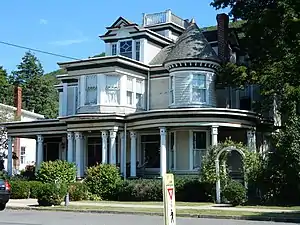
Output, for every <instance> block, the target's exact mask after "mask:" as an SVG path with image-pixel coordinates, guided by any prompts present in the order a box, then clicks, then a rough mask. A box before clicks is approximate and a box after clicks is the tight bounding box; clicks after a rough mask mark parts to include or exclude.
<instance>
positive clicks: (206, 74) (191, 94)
mask: <svg viewBox="0 0 300 225" xmlns="http://www.w3.org/2000/svg"><path fill="white" fill-rule="evenodd" d="M194 74H195V75H197V74H201V75H204V76H205V102H193V79H194ZM207 76H208V73H207V72H191V73H190V78H191V83H190V103H191V104H195V105H206V104H207V103H208V81H207Z"/></svg>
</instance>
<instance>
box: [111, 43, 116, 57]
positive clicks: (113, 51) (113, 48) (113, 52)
mask: <svg viewBox="0 0 300 225" xmlns="http://www.w3.org/2000/svg"><path fill="white" fill-rule="evenodd" d="M111 55H117V44H112V45H111Z"/></svg>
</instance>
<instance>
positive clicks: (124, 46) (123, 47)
mask: <svg viewBox="0 0 300 225" xmlns="http://www.w3.org/2000/svg"><path fill="white" fill-rule="evenodd" d="M120 55H122V56H126V57H128V58H132V41H131V40H130V41H120Z"/></svg>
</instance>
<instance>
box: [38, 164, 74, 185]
mask: <svg viewBox="0 0 300 225" xmlns="http://www.w3.org/2000/svg"><path fill="white" fill-rule="evenodd" d="M75 177H76V166H75V164H74V163H70V162H67V161H63V160H55V161H48V162H42V164H41V167H40V169H39V171H38V173H37V179H38V180H39V181H41V182H43V183H56V182H59V183H65V184H70V183H73V182H75Z"/></svg>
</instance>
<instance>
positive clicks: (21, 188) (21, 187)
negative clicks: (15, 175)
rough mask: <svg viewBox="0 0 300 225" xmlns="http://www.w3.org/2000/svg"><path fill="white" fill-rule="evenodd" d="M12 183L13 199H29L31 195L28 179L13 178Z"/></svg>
mask: <svg viewBox="0 0 300 225" xmlns="http://www.w3.org/2000/svg"><path fill="white" fill-rule="evenodd" d="M10 185H11V196H10V197H11V198H12V199H27V198H29V196H30V185H29V182H28V181H24V180H12V181H10Z"/></svg>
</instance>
